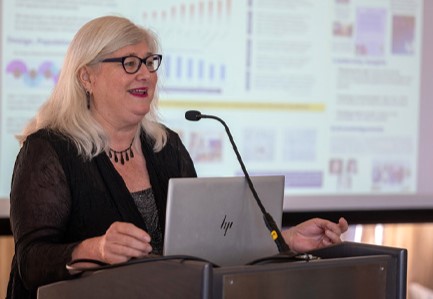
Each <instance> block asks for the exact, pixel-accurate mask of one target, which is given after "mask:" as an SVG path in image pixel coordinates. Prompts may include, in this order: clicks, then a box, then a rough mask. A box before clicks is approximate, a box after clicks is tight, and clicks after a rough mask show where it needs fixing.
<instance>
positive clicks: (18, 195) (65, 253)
mask: <svg viewBox="0 0 433 299" xmlns="http://www.w3.org/2000/svg"><path fill="white" fill-rule="evenodd" d="M167 131H168V142H167V145H166V146H165V147H164V148H163V149H162V150H161V151H160V152H158V153H154V152H153V150H152V146H153V144H152V142H151V141H150V140H148V138H146V136H145V134H144V133H142V134H141V143H142V148H143V154H144V156H145V159H146V164H147V169H148V172H149V176H150V182H151V185H152V189H153V192H154V195H155V201H156V204H157V208H158V213H159V219H160V222H161V223H160V225H161V227H162V228H163V231H164V223H165V208H166V196H167V188H168V180H169V179H170V178H172V177H194V176H196V172H195V169H194V165H193V162H192V160H191V157H190V155H189V154H188V152H187V150H186V149H185V147H184V145H183V144H182V142H181V140H180V138H179V136H178V135H177V134H176V133H174V132H173V131H171V130H169V129H167ZM10 199H11V214H10V219H11V227H12V232H13V235H14V239H15V256H14V258H13V261H12V270H11V275H10V281H9V286H8V295H7V296H8V297H7V298H36V290H37V288H38V287H39V286H41V285H44V284H47V283H51V282H54V281H59V280H64V279H68V278H71V276H70V275H69V274H68V272H67V270H66V268H65V265H66V263H68V262H69V261H70V259H71V253H72V250H73V249H74V247H75V246H76V245H77V244H78V243H79V242H80V241H82V240H84V239H87V238H91V237H95V236H100V235H103V234H104V233H105V231H106V230H107V229H108V227H109V226H110V225H111V224H112V223H113V222H115V221H126V222H131V223H133V224H135V225H136V226H138V227H141V228H143V229H144V230H146V225H145V224H144V220H143V218H142V217H141V215H140V213H139V211H138V209H137V207H136V206H135V204H134V201H133V199H132V197H131V195H130V193H129V191H128V189H127V187H126V185H125V183H124V181H123V179H122V178H121V176H120V175H119V173H118V172H117V171H116V170H115V168H114V166H113V165H112V164H111V162H110V160H109V158H108V157H107V155H105V154H104V153H102V154H100V155H98V156H97V157H95V158H94V159H92V160H91V161H84V159H83V158H82V157H81V156H79V155H78V153H77V149H76V147H75V146H74V144H73V143H72V141H71V140H70V139H68V138H66V137H64V136H62V135H60V134H57V133H55V132H53V131H48V130H40V131H38V132H36V133H35V134H32V135H31V136H29V137H28V139H27V140H26V142H25V143H24V145H23V147H22V148H21V150H20V152H19V154H18V157H17V160H16V163H15V169H14V174H13V178H12V189H11V195H10Z"/></svg>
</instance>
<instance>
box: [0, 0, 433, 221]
mask: <svg viewBox="0 0 433 299" xmlns="http://www.w3.org/2000/svg"><path fill="white" fill-rule="evenodd" d="M0 3H1V30H0V32H1V33H0V34H1V44H0V46H1V47H0V51H1V61H0V65H1V73H0V76H1V80H0V84H1V86H0V88H1V93H0V103H1V106H0V107H1V108H0V109H1V110H0V113H1V122H0V169H1V173H0V197H1V200H0V214H1V216H3V217H8V213H9V192H10V182H11V176H12V171H13V167H14V161H15V158H16V155H17V153H18V151H19V144H18V142H17V141H16V139H15V134H17V133H19V132H20V131H21V130H22V128H23V127H24V126H25V124H26V122H28V120H29V119H31V118H32V117H33V116H34V114H35V112H36V111H37V109H38V107H39V106H40V105H41V104H42V103H43V102H44V101H45V99H46V98H47V96H48V95H49V93H50V91H51V89H52V88H53V86H54V85H55V84H56V80H57V78H58V75H59V72H61V67H62V61H63V57H64V54H65V52H66V48H67V46H68V44H69V42H70V40H71V39H72V37H73V35H74V33H75V32H76V31H77V30H78V28H79V27H81V26H82V25H83V24H84V23H85V22H87V21H88V20H90V19H92V18H95V17H98V16H101V15H107V14H115V15H120V16H126V17H128V18H130V19H131V20H133V21H134V22H136V23H138V24H140V25H142V26H144V27H147V28H150V29H151V30H153V31H154V32H155V33H156V35H157V36H158V38H159V41H160V45H161V49H160V53H161V54H162V55H163V65H162V67H161V69H160V71H159V74H158V75H159V101H160V115H161V121H162V122H163V123H164V124H166V125H167V126H169V127H170V128H172V129H174V130H176V131H177V132H179V134H180V136H181V137H182V140H183V142H184V143H185V145H186V147H187V148H188V150H189V152H190V154H191V157H192V158H193V160H194V163H195V165H196V168H197V171H198V174H199V176H233V175H242V172H241V169H240V166H239V164H238V162H237V160H236V156H235V155H234V153H233V150H232V147H231V145H230V143H229V140H228V138H227V136H226V134H225V131H224V128H223V127H222V126H221V124H219V123H218V122H216V121H214V120H210V119H203V120H201V121H200V122H188V121H187V120H185V119H184V113H185V111H187V110H190V109H196V110H200V111H201V112H202V113H203V114H213V115H217V116H219V117H220V118H222V119H224V120H225V122H226V123H227V124H228V126H229V127H230V129H231V132H232V134H233V137H234V139H235V141H236V143H237V146H238V149H239V151H240V153H241V156H242V158H243V160H244V162H245V164H246V166H247V169H248V171H249V172H250V175H268V174H283V175H285V203H284V210H285V212H286V213H289V214H290V213H303V212H326V211H330V212H332V211H336V212H337V213H338V212H339V211H358V212H368V211H373V213H374V212H377V211H385V210H386V211H410V210H433V184H432V183H431V182H432V180H433V158H432V153H433V141H432V139H433V138H432V133H431V132H432V129H433V118H432V117H431V113H432V111H433V107H432V106H433V105H432V95H433V59H432V54H431V53H433V1H429V0H426V1H423V0H388V1H385V0H382V1H377V0H321V1H314V0H296V1H294V0H242V1H234V0H182V1H175V0H159V1H147V0H145V1H144V0H136V1H133V0H100V1H98V0H89V1H80V0H70V1H55V0H0Z"/></svg>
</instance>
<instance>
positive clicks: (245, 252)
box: [163, 176, 284, 266]
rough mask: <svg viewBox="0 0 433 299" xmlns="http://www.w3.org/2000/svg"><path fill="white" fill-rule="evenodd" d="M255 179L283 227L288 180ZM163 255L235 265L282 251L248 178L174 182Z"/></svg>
mask: <svg viewBox="0 0 433 299" xmlns="http://www.w3.org/2000/svg"><path fill="white" fill-rule="evenodd" d="M251 180H252V182H253V184H254V187H255V189H256V191H257V194H258V196H259V198H260V200H261V202H262V204H263V206H264V207H265V209H266V211H267V212H268V213H269V214H271V215H272V217H273V218H274V220H275V222H276V223H277V225H278V227H279V228H280V229H281V221H282V212H283V200H284V176H252V177H251ZM163 254H164V255H165V256H168V255H188V256H193V257H197V258H200V259H204V260H207V261H209V262H211V263H213V264H215V265H218V266H235V265H245V264H247V263H248V262H252V261H254V260H256V259H260V258H265V257H268V256H272V255H275V254H278V248H277V246H276V244H275V242H274V241H273V240H272V238H271V236H270V232H269V230H268V229H267V227H266V225H265V223H264V221H263V215H262V213H261V211H260V208H259V207H258V205H257V203H256V200H255V199H254V196H253V194H252V192H251V190H250V189H249V187H248V183H247V180H246V179H245V177H201V178H172V179H170V181H169V187H168V196H167V215H166V224H165V236H164V249H163Z"/></svg>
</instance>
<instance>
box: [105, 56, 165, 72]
mask: <svg viewBox="0 0 433 299" xmlns="http://www.w3.org/2000/svg"><path fill="white" fill-rule="evenodd" d="M130 57H135V58H138V59H140V61H141V63H140V64H138V67H137V70H136V71H135V72H132V73H131V72H128V71H127V70H126V67H125V60H126V59H127V58H130ZM151 57H158V60H159V64H158V67H157V68H156V70H153V71H151V70H149V68H148V67H147V66H146V68H147V70H148V71H149V72H150V73H155V72H156V71H157V70H158V69H159V67H160V66H161V62H162V55H161V54H150V55H148V56H146V57H144V58H140V57H138V56H136V55H127V56H122V57H116V58H105V59H103V60H101V61H100V62H121V63H122V67H123V69H124V70H125V72H126V73H127V74H130V75H133V74H136V73H137V72H138V71H139V70H140V69H141V65H142V64H144V65H146V60H147V59H149V58H151Z"/></svg>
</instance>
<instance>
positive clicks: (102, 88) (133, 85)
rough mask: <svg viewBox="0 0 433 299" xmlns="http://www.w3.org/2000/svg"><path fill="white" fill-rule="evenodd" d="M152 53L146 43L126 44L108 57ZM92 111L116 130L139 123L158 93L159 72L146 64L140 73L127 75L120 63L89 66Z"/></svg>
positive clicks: (144, 55)
mask: <svg viewBox="0 0 433 299" xmlns="http://www.w3.org/2000/svg"><path fill="white" fill-rule="evenodd" d="M150 54H153V53H150V52H149V49H148V46H147V45H146V43H144V42H142V43H139V44H136V45H131V46H126V47H124V48H121V49H119V50H117V51H115V52H113V53H112V54H111V55H110V56H109V57H107V58H117V57H123V56H128V55H135V56H138V57H141V58H144V57H147V56H148V55H150ZM88 72H89V78H90V84H91V92H92V94H93V101H92V113H93V115H94V116H95V118H96V119H97V120H98V121H100V122H101V123H102V125H104V124H106V125H109V126H111V127H112V128H114V129H122V128H128V127H131V126H136V125H137V124H138V123H139V122H140V121H141V120H142V118H143V117H144V115H146V113H148V112H149V110H150V103H151V102H152V99H153V96H154V94H155V88H156V82H157V80H158V77H157V74H156V72H153V73H151V72H149V70H148V69H147V68H146V66H145V65H144V64H142V65H141V67H140V69H139V70H138V72H136V73H135V74H128V73H126V72H125V70H124V69H123V66H122V63H121V62H110V63H99V64H98V65H97V66H96V67H94V68H89V69H88Z"/></svg>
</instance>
